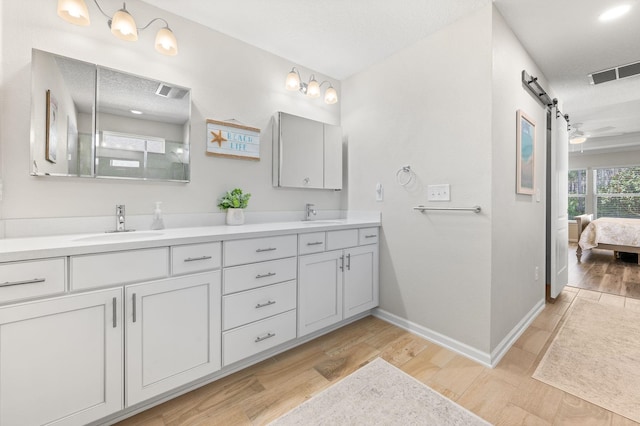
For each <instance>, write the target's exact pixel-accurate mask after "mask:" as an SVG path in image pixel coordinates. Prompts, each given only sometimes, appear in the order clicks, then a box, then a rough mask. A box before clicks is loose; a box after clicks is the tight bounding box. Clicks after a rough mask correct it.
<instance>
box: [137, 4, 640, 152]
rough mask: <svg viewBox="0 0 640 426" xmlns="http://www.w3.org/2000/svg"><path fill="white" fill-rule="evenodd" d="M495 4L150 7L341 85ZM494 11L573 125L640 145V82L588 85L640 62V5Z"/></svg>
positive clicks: (539, 6) (504, 7)
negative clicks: (623, 11) (606, 17)
mask: <svg viewBox="0 0 640 426" xmlns="http://www.w3.org/2000/svg"><path fill="white" fill-rule="evenodd" d="M490 1H491V0H402V2H392V1H389V0H348V1H342V0H314V1H312V0H269V1H265V0H216V1H205V0H181V1H179V2H178V1H175V0H145V2H146V3H149V4H152V5H154V6H157V7H159V8H161V9H165V10H168V11H170V12H172V13H175V14H177V15H180V16H183V17H185V18H188V19H190V20H193V21H196V22H198V23H200V24H203V25H205V26H208V27H210V28H212V29H214V30H217V31H220V32H222V33H225V34H228V35H230V36H232V37H234V38H237V39H240V40H243V41H245V42H247V43H249V44H252V45H254V46H257V47H260V48H262V49H264V50H267V51H269V52H272V53H274V54H276V55H279V56H282V57H284V58H287V59H289V60H291V62H292V64H300V65H302V66H305V67H308V68H311V69H314V70H316V71H318V72H321V73H324V74H326V75H328V76H331V77H334V78H337V79H344V78H346V77H348V76H350V75H352V74H354V73H357V72H359V71H361V70H363V69H365V68H367V67H368V66H370V65H372V64H374V63H376V62H378V61H380V60H381V59H384V58H386V57H388V56H390V55H392V54H393V53H394V52H396V51H398V50H400V49H402V48H403V47H405V46H408V45H410V44H412V43H414V42H416V41H418V40H420V39H422V38H424V37H426V36H428V35H429V34H432V33H434V32H436V31H437V30H439V29H440V28H442V27H444V26H446V25H447V24H449V23H451V22H453V21H455V20H457V19H458V18H460V17H462V16H464V15H466V14H468V13H471V12H473V11H475V10H477V9H479V8H481V7H482V6H484V5H486V4H487V3H489V2H490ZM493 2H494V3H495V5H496V7H497V8H498V10H500V12H501V13H502V14H503V16H504V17H505V19H506V21H507V22H508V23H509V25H510V26H511V28H512V29H513V30H514V32H515V33H516V35H517V36H518V38H519V39H520V41H521V42H522V44H523V45H524V46H525V48H526V49H527V51H528V52H529V53H530V55H531V56H532V57H533V59H534V60H535V62H536V63H537V64H538V65H539V67H540V68H541V70H542V72H543V73H544V74H545V76H546V77H547V79H548V80H549V82H550V86H551V87H553V89H554V90H555V94H556V96H557V97H558V98H559V99H560V102H561V103H562V104H563V108H562V109H563V113H567V114H569V115H570V117H571V122H572V123H574V124H575V123H581V125H579V127H580V128H581V130H583V131H584V132H585V133H587V134H591V136H592V137H596V136H597V137H599V138H600V139H601V140H604V138H603V137H605V136H612V137H618V138H619V136H620V135H621V134H622V136H624V137H627V136H628V135H629V134H630V133H636V132H638V133H639V136H640V77H639V76H636V77H630V78H627V79H626V80H619V81H615V82H609V83H604V84H601V85H598V86H591V85H589V83H588V80H587V74H589V73H591V72H594V71H599V70H603V69H606V68H611V67H614V66H618V65H624V64H628V63H631V62H636V61H640V0H493ZM621 3H627V4H631V5H632V9H631V12H630V13H628V14H627V15H625V16H624V17H623V18H621V19H619V20H617V21H613V22H609V23H601V22H599V21H598V19H597V18H598V16H599V15H600V13H602V12H603V11H604V10H605V9H607V8H608V7H610V6H614V5H619V4H621ZM134 13H135V11H134ZM177 36H178V41H179V38H180V37H179V34H178V35H177ZM284 72H285V71H283V73H284ZM592 141H595V139H593V138H592V139H590V141H589V142H591V145H594V142H592ZM605 142H606V141H605ZM586 145H587V144H585V146H586Z"/></svg>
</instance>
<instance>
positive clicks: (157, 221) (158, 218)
mask: <svg viewBox="0 0 640 426" xmlns="http://www.w3.org/2000/svg"><path fill="white" fill-rule="evenodd" d="M160 204H161V202H160V201H156V209H155V210H154V212H153V222H152V223H151V229H164V221H163V220H162V210H160Z"/></svg>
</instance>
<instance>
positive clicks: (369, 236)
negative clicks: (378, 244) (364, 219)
mask: <svg viewBox="0 0 640 426" xmlns="http://www.w3.org/2000/svg"><path fill="white" fill-rule="evenodd" d="M364 237H365V238H375V237H377V235H376V234H371V235H365V236H364Z"/></svg>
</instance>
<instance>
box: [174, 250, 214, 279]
mask: <svg viewBox="0 0 640 426" xmlns="http://www.w3.org/2000/svg"><path fill="white" fill-rule="evenodd" d="M221 263H222V244H221V243H219V242H216V243H204V244H189V245H184V246H173V247H171V273H172V274H173V275H183V274H190V273H193V272H202V271H210V270H212V269H217V268H219V267H220V264H221Z"/></svg>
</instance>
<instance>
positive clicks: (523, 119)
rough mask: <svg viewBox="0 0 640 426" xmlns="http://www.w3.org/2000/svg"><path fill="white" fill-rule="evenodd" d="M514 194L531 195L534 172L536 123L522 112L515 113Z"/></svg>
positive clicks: (533, 188) (533, 187)
mask: <svg viewBox="0 0 640 426" xmlns="http://www.w3.org/2000/svg"><path fill="white" fill-rule="evenodd" d="M516 116H517V120H518V121H517V125H516V128H517V135H516V141H517V143H516V146H517V149H516V151H517V159H516V173H517V177H516V182H517V185H516V193H518V194H527V195H533V193H534V191H535V181H536V179H535V177H536V176H535V172H536V150H535V147H536V144H535V141H536V123H535V121H533V120H532V119H531V117H529V116H528V115H527V114H526V113H525V112H524V111H522V110H518V111H517V114H516Z"/></svg>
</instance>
